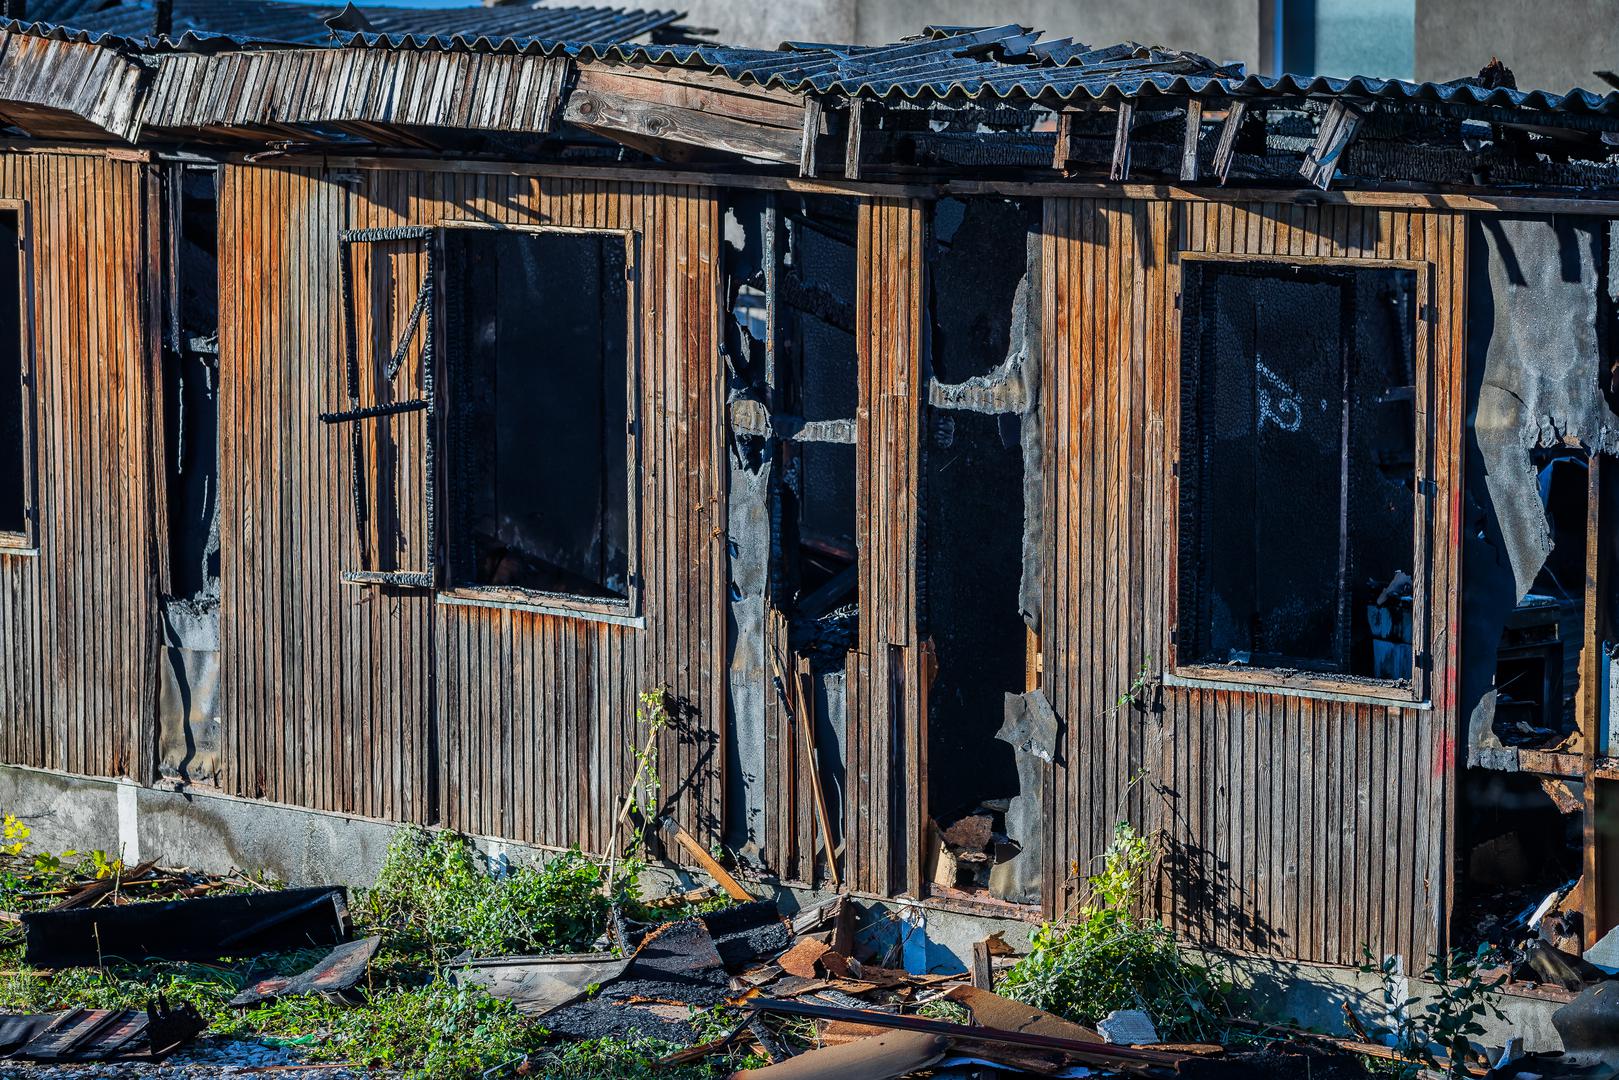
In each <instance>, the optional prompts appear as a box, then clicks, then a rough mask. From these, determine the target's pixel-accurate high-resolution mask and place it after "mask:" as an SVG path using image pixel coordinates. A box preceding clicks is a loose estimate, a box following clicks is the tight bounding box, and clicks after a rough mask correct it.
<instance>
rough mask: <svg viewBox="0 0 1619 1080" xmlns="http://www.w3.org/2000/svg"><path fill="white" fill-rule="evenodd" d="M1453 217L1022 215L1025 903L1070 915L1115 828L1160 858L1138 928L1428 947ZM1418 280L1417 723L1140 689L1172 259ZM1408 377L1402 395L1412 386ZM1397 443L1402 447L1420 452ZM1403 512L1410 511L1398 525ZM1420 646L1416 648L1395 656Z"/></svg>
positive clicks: (1164, 430)
mask: <svg viewBox="0 0 1619 1080" xmlns="http://www.w3.org/2000/svg"><path fill="white" fill-rule="evenodd" d="M1463 224H1464V223H1463V218H1462V216H1461V215H1459V214H1451V213H1438V212H1436V213H1412V212H1405V211H1392V210H1390V211H1384V210H1378V209H1375V208H1361V207H1345V206H1330V207H1299V206H1293V207H1288V206H1279V205H1262V204H1224V205H1221V204H1212V203H1193V202H1175V203H1170V202H1146V201H1127V200H1097V199H1072V200H1069V199H1054V200H1048V202H1047V204H1046V230H1045V232H1046V238H1045V264H1046V266H1047V268H1048V269H1047V273H1046V281H1045V283H1044V284H1045V297H1044V305H1045V314H1044V319H1045V322H1044V325H1045V327H1046V331H1045V336H1044V341H1045V346H1044V351H1045V375H1044V382H1043V385H1044V387H1045V388H1046V389H1045V392H1044V409H1045V416H1046V425H1045V433H1046V439H1047V452H1046V456H1045V460H1046V462H1047V470H1048V471H1047V473H1046V493H1045V499H1046V507H1047V511H1046V523H1045V528H1046V544H1045V548H1046V552H1047V560H1048V561H1047V567H1046V577H1045V599H1044V604H1043V608H1044V614H1043V627H1044V629H1043V635H1042V646H1043V654H1044V673H1043V686H1044V688H1045V690H1046V692H1047V694H1048V695H1049V696H1050V698H1051V700H1052V702H1053V704H1054V705H1055V707H1056V710H1057V713H1058V715H1059V716H1061V717H1063V719H1064V720H1065V722H1066V726H1065V732H1066V735H1065V739H1064V743H1063V746H1062V754H1063V758H1062V760H1061V762H1060V766H1061V767H1060V768H1058V769H1057V770H1055V777H1056V780H1055V783H1054V785H1053V790H1051V791H1049V792H1048V795H1047V798H1048V821H1049V822H1050V827H1049V828H1048V830H1047V835H1048V836H1049V837H1051V838H1053V840H1052V843H1051V845H1050V847H1049V849H1048V851H1047V873H1048V880H1047V886H1046V895H1047V902H1048V905H1049V906H1050V907H1051V908H1052V909H1054V910H1055V911H1056V912H1057V913H1062V912H1064V911H1067V910H1071V908H1072V906H1073V905H1074V904H1075V902H1076V900H1077V898H1078V894H1077V889H1076V886H1077V885H1078V882H1077V881H1076V879H1075V877H1074V876H1073V871H1074V870H1075V869H1076V868H1077V870H1078V872H1079V875H1080V876H1081V877H1083V875H1085V874H1087V873H1089V872H1090V870H1091V868H1093V867H1094V866H1095V865H1096V863H1095V860H1096V859H1097V858H1098V856H1099V855H1100V854H1101V853H1102V852H1103V851H1104V850H1106V848H1107V845H1108V842H1109V840H1110V838H1111V833H1112V830H1113V827H1114V824H1115V823H1116V822H1119V821H1123V820H1126V819H1128V820H1130V821H1132V822H1135V823H1136V824H1137V825H1138V826H1144V827H1146V828H1158V829H1162V830H1163V832H1164V836H1165V838H1166V840H1167V841H1168V854H1167V861H1166V866H1165V867H1164V869H1165V871H1166V873H1165V875H1164V877H1163V881H1164V882H1165V891H1164V893H1163V894H1162V895H1161V897H1160V906H1161V909H1162V910H1163V912H1164V913H1165V915H1166V916H1167V917H1168V918H1169V919H1170V920H1171V922H1172V923H1173V924H1174V925H1175V926H1176V928H1177V930H1178V931H1180V932H1181V933H1182V934H1184V935H1185V936H1186V937H1188V938H1190V939H1192V940H1195V941H1200V942H1203V943H1205V944H1208V945H1212V946H1216V947H1227V948H1232V949H1237V950H1240V951H1243V952H1249V953H1260V954H1269V955H1274V956H1278V957H1284V958H1296V959H1305V960H1316V961H1324V962H1329V963H1340V964H1354V963H1359V962H1360V961H1361V959H1362V946H1363V945H1366V946H1370V947H1371V948H1373V949H1379V948H1381V949H1386V950H1388V951H1391V952H1399V953H1403V954H1404V956H1405V957H1406V958H1407V960H1408V963H1409V964H1411V965H1415V966H1420V963H1421V962H1422V959H1423V958H1425V957H1426V956H1427V955H1429V953H1430V952H1431V951H1432V950H1433V949H1434V948H1435V947H1437V946H1439V945H1440V944H1441V943H1442V934H1443V924H1444V919H1445V916H1446V913H1447V908H1448V901H1447V899H1446V894H1447V891H1448V888H1449V880H1450V866H1449V862H1448V860H1449V851H1450V843H1449V839H1448V834H1447V830H1448V829H1449V823H1450V821H1451V811H1450V803H1451V800H1452V798H1453V790H1452V789H1453V768H1454V746H1453V732H1454V731H1455V723H1456V717H1455V705H1454V695H1453V691H1452V688H1453V687H1454V685H1455V665H1456V632H1455V631H1456V597H1455V592H1456V590H1455V582H1456V575H1457V567H1458V544H1457V537H1458V535H1459V533H1458V530H1459V527H1460V522H1459V517H1458V515H1459V509H1458V508H1459V506H1460V491H1461V476H1460V472H1459V464H1458V463H1459V462H1460V460H1461V456H1460V431H1461V424H1462V416H1461V415H1460V403H1461V401H1462V393H1461V371H1462V362H1463V348H1462V345H1463V342H1462V327H1463V325H1464V324H1463V296H1462V287H1463V285H1462V281H1463V279H1462V275H1463V272H1464V266H1465V260H1464V258H1463V252H1462V245H1463V238H1464V235H1465V229H1464V227H1463ZM1190 252H1225V253H1246V254H1250V255H1263V256H1272V257H1275V258H1285V257H1328V258H1332V259H1335V260H1338V259H1341V260H1346V261H1353V260H1365V259H1379V260H1409V261H1412V262H1417V263H1422V264H1426V267H1427V269H1428V272H1429V274H1430V275H1431V276H1430V279H1429V282H1430V284H1429V287H1430V289H1431V293H1430V296H1431V301H1432V309H1433V311H1434V312H1435V313H1436V315H1435V317H1434V318H1432V319H1431V320H1430V321H1428V322H1427V323H1419V331H1423V332H1426V333H1428V334H1429V335H1431V337H1430V343H1431V344H1430V347H1429V356H1430V358H1431V361H1430V364H1429V370H1428V373H1427V379H1426V381H1425V383H1424V385H1423V386H1420V387H1419V390H1418V394H1419V399H1418V401H1419V405H1418V416H1419V430H1420V429H1421V428H1422V422H1421V420H1420V418H1421V417H1422V416H1423V413H1424V409H1426V414H1427V415H1426V438H1427V440H1428V442H1429V447H1430V450H1429V452H1430V453H1431V455H1432V461H1433V472H1432V478H1433V481H1434V489H1435V490H1434V491H1433V493H1432V496H1431V498H1430V499H1429V501H1428V511H1427V512H1428V515H1429V516H1428V518H1427V521H1428V543H1427V551H1428V554H1427V560H1428V562H1427V568H1428V572H1429V574H1430V575H1431V576H1430V578H1429V586H1430V589H1429V595H1430V596H1432V597H1433V598H1434V602H1433V603H1432V604H1430V605H1429V618H1428V625H1427V627H1426V629H1425V640H1426V642H1427V649H1428V651H1429V652H1431V654H1432V656H1433V668H1432V672H1431V683H1430V691H1431V703H1432V707H1431V708H1401V707H1391V706H1384V705H1376V704H1368V703H1349V702H1346V701H1341V700H1334V699H1331V698H1330V697H1326V696H1320V695H1317V696H1314V697H1310V696H1282V695H1280V694H1277V693H1274V692H1266V691H1264V690H1259V689H1253V690H1248V689H1243V690H1235V689H1233V690H1223V689H1202V688H1193V687H1188V686H1175V685H1162V686H1160V687H1158V688H1157V689H1156V690H1151V689H1150V690H1149V691H1148V693H1147V694H1146V695H1145V696H1146V698H1147V700H1148V704H1147V707H1146V708H1144V709H1138V708H1134V707H1130V706H1128V705H1123V706H1121V705H1120V698H1121V697H1123V696H1125V695H1126V694H1127V693H1128V692H1129V691H1130V688H1131V686H1132V684H1133V683H1134V681H1135V680H1136V679H1137V676H1138V673H1140V672H1143V671H1145V672H1146V673H1147V674H1148V675H1149V676H1151V677H1153V678H1158V677H1161V676H1162V675H1163V672H1164V658H1165V656H1166V650H1167V642H1168V638H1169V626H1168V618H1169V614H1168V613H1169V611H1170V602H1169V601H1170V595H1169V586H1168V582H1169V580H1170V571H1171V567H1170V565H1169V562H1168V560H1170V559H1171V558H1172V557H1173V552H1172V548H1171V537H1172V535H1173V532H1172V519H1173V516H1174V515H1175V513H1176V510H1175V505H1176V504H1175V502H1174V490H1175V489H1174V479H1173V475H1172V462H1173V460H1174V458H1175V455H1176V452H1177V451H1176V437H1177V436H1176V433H1177V431H1178V428H1179V417H1178V412H1179V401H1180V398H1179V382H1178V367H1179V357H1180V349H1179V340H1180V331H1179V314H1178V312H1177V298H1176V296H1175V287H1176V282H1177V280H1178V274H1177V272H1176V271H1177V264H1178V263H1179V261H1180V256H1181V254H1182V253H1190ZM1420 381H1421V379H1420V376H1419V382H1420ZM1419 445H1421V443H1420V442H1419ZM1419 512H1420V511H1419ZM1417 648H1418V650H1419V651H1420V650H1421V649H1422V648H1423V645H1422V643H1421V639H1419V644H1418V646H1417Z"/></svg>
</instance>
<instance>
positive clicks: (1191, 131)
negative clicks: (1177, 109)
mask: <svg viewBox="0 0 1619 1080" xmlns="http://www.w3.org/2000/svg"><path fill="white" fill-rule="evenodd" d="M1202 131H1203V99H1202V98H1190V99H1188V100H1187V102H1186V133H1185V136H1184V139H1183V142H1182V143H1181V179H1182V180H1196V179H1197V140H1198V137H1199V135H1201V134H1202Z"/></svg>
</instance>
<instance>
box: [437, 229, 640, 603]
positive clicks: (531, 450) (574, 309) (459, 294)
mask: <svg viewBox="0 0 1619 1080" xmlns="http://www.w3.org/2000/svg"><path fill="white" fill-rule="evenodd" d="M443 251H444V257H445V274H444V282H445V288H444V302H443V313H444V318H445V333H444V340H445V343H446V350H447V368H448V370H447V376H448V382H447V387H446V391H447V395H448V401H447V404H446V406H445V408H444V413H443V415H444V423H445V438H446V442H445V454H446V463H447V466H448V470H449V472H448V477H447V481H446V485H445V487H446V492H447V494H448V514H447V516H446V518H445V530H446V541H447V549H446V552H447V565H446V574H447V583H448V584H450V585H452V586H457V587H479V588H499V589H506V590H512V591H514V593H516V594H518V598H519V599H520V598H521V594H529V593H539V594H561V595H565V596H569V597H576V598H582V599H586V600H591V601H606V602H609V603H614V604H623V603H627V602H628V601H629V600H630V597H631V584H632V578H631V574H632V565H631V553H630V537H631V535H632V533H631V505H630V470H631V461H632V447H631V445H630V441H629V432H630V414H629V402H630V379H631V374H630V373H631V367H630V329H629V326H630V324H629V311H630V309H629V286H628V266H629V248H628V244H627V242H626V238H625V236H624V234H622V233H617V232H579V231H562V230H537V231H536V230H516V229H479V228H456V229H447V230H445V232H444V243H443Z"/></svg>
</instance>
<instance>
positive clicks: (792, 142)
mask: <svg viewBox="0 0 1619 1080" xmlns="http://www.w3.org/2000/svg"><path fill="white" fill-rule="evenodd" d="M563 119H565V120H567V121H568V122H569V123H573V124H578V125H580V126H582V127H588V128H590V129H591V130H592V131H596V132H600V133H602V134H606V135H609V136H611V137H614V138H617V137H618V135H619V134H621V133H622V134H624V135H627V136H629V137H630V138H651V139H661V140H664V141H667V142H675V143H683V144H686V145H689V146H695V147H706V148H710V149H714V150H722V151H725V152H728V153H733V154H740V155H742V156H744V157H751V158H761V159H764V160H766V161H779V162H782V163H784V164H792V165H796V164H798V160H799V154H800V151H801V150H802V135H801V129H802V125H801V124H799V123H795V124H794V125H793V127H791V128H782V127H774V126H771V125H768V124H761V123H755V122H751V121H748V120H740V119H736V118H733V117H730V116H725V115H720V114H717V113H713V112H707V111H700V110H697V109H688V108H681V107H679V106H676V105H666V104H661V103H658V102H651V101H646V100H642V99H638V98H633V97H628V96H626V95H624V94H621V93H616V92H612V91H607V90H584V89H577V90H575V91H574V92H573V94H572V95H570V96H569V98H568V104H567V106H566V107H565V108H564V110H563Z"/></svg>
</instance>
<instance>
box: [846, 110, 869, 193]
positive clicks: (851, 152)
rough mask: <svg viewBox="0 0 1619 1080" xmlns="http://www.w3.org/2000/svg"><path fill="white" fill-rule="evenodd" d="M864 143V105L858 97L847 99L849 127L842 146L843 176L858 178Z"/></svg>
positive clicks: (848, 178) (850, 178) (847, 178)
mask: <svg viewBox="0 0 1619 1080" xmlns="http://www.w3.org/2000/svg"><path fill="white" fill-rule="evenodd" d="M865 143H866V105H865V102H863V101H861V100H860V99H859V98H850V99H849V129H848V133H847V138H846V139H845V141H844V148H843V176H844V179H846V180H858V179H860V155H861V154H862V153H863V152H864V150H865Z"/></svg>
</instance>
